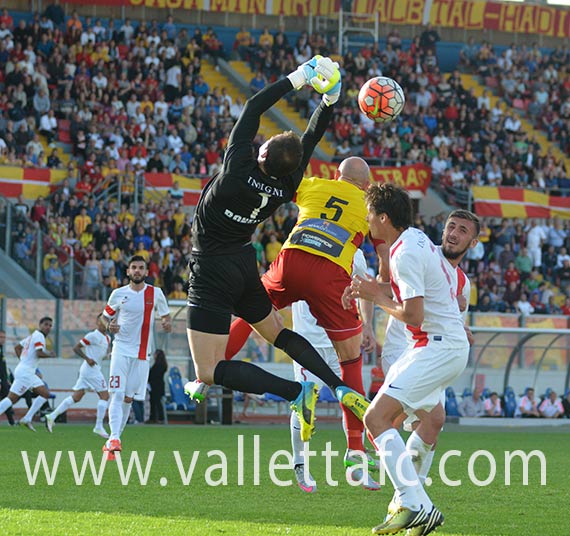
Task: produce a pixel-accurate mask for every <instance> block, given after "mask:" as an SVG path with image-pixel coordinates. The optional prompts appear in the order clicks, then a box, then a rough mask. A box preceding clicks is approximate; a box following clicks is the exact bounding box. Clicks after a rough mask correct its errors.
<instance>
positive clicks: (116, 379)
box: [109, 376, 121, 389]
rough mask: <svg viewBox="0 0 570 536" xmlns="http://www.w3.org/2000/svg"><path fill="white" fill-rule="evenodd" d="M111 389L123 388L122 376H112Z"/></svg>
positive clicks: (110, 380) (110, 378)
mask: <svg viewBox="0 0 570 536" xmlns="http://www.w3.org/2000/svg"><path fill="white" fill-rule="evenodd" d="M109 387H110V388H111V389H119V388H120V387H121V377H120V376H110V377H109Z"/></svg>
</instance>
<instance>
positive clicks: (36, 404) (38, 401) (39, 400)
mask: <svg viewBox="0 0 570 536" xmlns="http://www.w3.org/2000/svg"><path fill="white" fill-rule="evenodd" d="M46 402H47V398H44V397H43V396H38V397H36V398H34V401H33V402H32V405H31V407H30V409H29V410H28V413H26V415H24V418H23V419H22V420H23V421H24V422H31V420H32V419H33V418H34V415H35V414H36V413H37V412H38V411H39V410H40V408H41V407H42V406H43V405H44V404H45V403H46Z"/></svg>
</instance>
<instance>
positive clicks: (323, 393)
mask: <svg viewBox="0 0 570 536" xmlns="http://www.w3.org/2000/svg"><path fill="white" fill-rule="evenodd" d="M317 402H318V403H321V402H322V403H324V404H326V405H327V413H329V412H330V410H333V411H334V413H335V415H336V414H337V413H338V410H339V409H340V408H339V405H338V399H337V397H336V396H334V394H333V392H332V391H331V389H330V387H329V386H328V385H323V387H322V388H321V390H320V391H319V398H318V400H317Z"/></svg>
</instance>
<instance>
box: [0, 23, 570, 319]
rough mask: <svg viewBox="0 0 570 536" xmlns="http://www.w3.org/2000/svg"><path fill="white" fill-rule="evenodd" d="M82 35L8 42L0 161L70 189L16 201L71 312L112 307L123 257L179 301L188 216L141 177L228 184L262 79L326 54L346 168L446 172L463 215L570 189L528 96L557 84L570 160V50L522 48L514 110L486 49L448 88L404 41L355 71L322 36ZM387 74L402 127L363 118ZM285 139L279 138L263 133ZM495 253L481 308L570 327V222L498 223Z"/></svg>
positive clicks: (284, 214)
mask: <svg viewBox="0 0 570 536" xmlns="http://www.w3.org/2000/svg"><path fill="white" fill-rule="evenodd" d="M20 20H24V25H23V27H21V25H20ZM69 20H72V21H74V22H72V23H71V24H69V25H68V24H67V22H66V23H65V25H64V26H62V27H61V28H60V27H56V26H54V25H53V24H52V25H51V26H50V24H49V22H47V23H46V22H45V21H44V22H42V21H40V20H39V18H38V17H36V19H34V17H33V16H32V17H30V16H29V15H28V14H14V24H15V28H16V29H17V31H16V29H14V30H13V32H12V31H11V30H10V29H5V30H4V31H3V33H2V36H3V41H4V42H5V43H6V47H5V50H3V51H0V75H1V76H0V78H1V83H2V84H3V89H4V95H3V96H2V98H1V99H0V110H1V112H2V113H1V116H0V139H1V140H3V142H4V143H2V142H0V162H1V163H3V164H10V165H14V164H16V165H20V166H24V167H27V166H34V168H30V169H36V168H37V167H39V168H46V169H51V171H50V173H56V172H57V173H60V174H61V175H62V180H60V181H59V182H58V187H57V188H56V189H55V190H54V191H53V193H52V194H51V195H50V196H48V197H47V198H46V199H44V198H43V196H42V197H41V198H38V199H35V200H33V199H31V200H30V199H28V200H26V199H21V200H20V201H19V203H18V205H19V210H20V211H21V212H20V213H19V220H18V222H17V225H16V226H14V228H13V236H12V241H11V243H12V251H11V253H12V256H14V257H16V258H17V260H18V262H19V263H20V265H21V266H23V267H25V268H27V269H28V270H29V271H33V270H35V266H34V262H33V259H34V253H35V251H36V249H37V248H38V247H41V248H42V251H43V252H44V257H43V262H42V265H43V266H42V282H43V283H44V284H45V285H46V286H47V287H48V288H50V289H51V290H52V293H53V294H54V295H57V296H62V297H67V296H68V295H69V293H70V287H73V290H74V297H79V298H86V299H97V298H98V299H102V298H104V297H105V296H106V295H107V294H108V293H109V292H110V291H111V290H112V289H113V288H115V287H116V286H118V285H120V284H122V282H123V273H124V262H125V259H126V258H128V256H129V255H131V254H132V253H134V252H135V251H138V252H141V253H143V254H144V255H145V256H147V257H148V259H149V261H150V272H151V279H152V280H153V282H155V283H158V284H160V285H162V286H163V288H164V289H165V291H166V292H167V294H168V295H170V296H171V297H178V298H181V297H182V295H183V286H184V284H185V269H186V261H187V257H188V255H189V252H190V215H189V213H188V212H187V210H186V209H185V208H184V207H181V205H182V203H181V200H182V194H181V193H180V190H179V189H178V188H177V187H176V186H175V187H173V188H171V189H170V191H169V192H168V195H166V196H165V195H163V194H161V193H160V192H159V191H154V190H153V188H150V187H148V186H147V185H146V184H145V183H144V179H143V177H144V175H143V174H144V173H145V172H153V171H154V172H158V173H164V172H169V173H173V174H174V176H175V177H181V178H183V176H185V175H186V176H192V177H207V176H209V175H211V174H212V173H214V172H215V171H216V169H218V167H219V165H220V159H221V156H222V154H223V149H224V144H225V141H226V140H227V135H228V133H229V131H230V129H231V127H232V125H233V122H234V121H235V118H236V117H237V115H238V114H239V111H240V110H241V106H243V100H244V99H245V97H246V96H247V94H248V93H247V91H248V86H249V81H251V79H252V78H254V72H253V71H252V70H251V68H252V67H253V69H254V70H255V71H260V72H261V73H262V80H263V79H265V80H274V79H276V78H278V77H279V76H282V75H283V73H285V72H286V71H288V70H290V69H291V68H292V65H294V64H296V63H297V62H298V61H301V59H302V58H304V57H305V56H309V57H310V56H311V55H312V54H314V53H324V54H330V55H331V56H332V57H333V58H335V59H336V60H337V61H339V63H341V66H342V70H343V74H344V82H343V83H344V88H345V89H344V97H343V102H342V105H341V106H339V107H338V111H337V114H336V117H335V120H334V123H333V125H332V128H331V131H330V133H329V135H328V141H327V143H326V144H324V146H323V149H324V150H325V152H327V153H328V154H329V155H330V156H331V157H332V156H334V155H335V152H336V153H337V154H338V155H340V152H339V151H344V150H345V149H346V145H348V149H349V153H346V152H343V153H342V154H343V155H346V154H361V155H363V156H365V157H366V158H367V159H368V160H369V161H370V162H371V163H372V164H381V165H404V164H407V163H409V162H425V163H427V164H429V165H430V166H431V168H432V172H433V182H432V184H433V185H434V186H435V187H436V188H437V189H438V191H439V192H440V194H441V195H442V197H443V198H444V199H446V201H447V202H449V203H451V204H454V203H455V204H459V205H465V203H466V200H467V192H468V191H469V189H470V188H471V187H472V186H476V185H499V186H523V187H525V188H532V189H535V190H543V191H548V192H549V193H555V194H558V195H568V193H569V192H570V189H569V190H566V187H567V186H568V184H569V183H568V176H567V168H568V163H567V161H566V160H565V159H564V158H563V156H564V155H562V153H557V152H556V151H555V150H550V152H549V150H548V149H547V148H546V146H545V145H544V143H542V142H541V141H540V133H539V132H538V131H537V130H535V129H534V127H535V126H537V127H541V128H542V127H543V126H544V125H543V124H538V123H537V121H534V122H533V121H529V123H528V125H527V126H528V127H529V128H527V127H526V126H524V119H525V118H524V117H523V118H521V126H518V114H519V113H520V112H523V113H525V114H526V115H529V114H530V116H529V119H532V113H531V112H532V110H533V108H532V107H531V104H532V102H525V98H529V95H530V94H529V91H530V89H532V90H533V91H534V92H535V93H537V92H538V90H539V89H541V88H542V86H540V87H538V86H537V85H536V84H535V81H538V80H541V79H542V80H544V79H545V78H548V83H547V84H546V85H547V87H548V89H549V91H550V92H549V94H548V98H547V104H546V107H547V113H545V114H542V113H541V114H540V117H548V116H549V114H551V113H553V114H556V113H557V114H559V115H560V118H559V120H558V119H557V120H556V121H554V122H553V125H555V127H552V128H551V130H550V131H549V132H547V136H549V137H550V139H552V140H558V141H561V143H562V148H563V149H564V150H567V148H565V147H566V146H565V145H564V143H563V142H564V140H565V139H566V138H565V136H566V134H564V132H566V130H567V124H568V120H567V115H568V105H567V102H568V87H567V85H568V84H567V76H566V75H565V65H566V64H567V59H568V56H567V55H568V51H567V50H565V49H561V50H555V51H552V53H549V52H547V51H541V50H539V49H537V48H532V50H531V49H527V48H525V47H524V46H519V47H516V46H515V47H514V48H513V47H511V48H510V49H509V50H511V52H510V54H511V56H512V57H513V58H516V59H515V60H513V61H512V68H511V71H513V76H514V77H515V78H516V77H517V73H518V71H521V70H522V71H524V72H526V71H525V69H526V70H529V62H531V63H532V62H533V61H534V62H535V63H536V66H534V67H533V69H534V71H533V74H532V76H529V77H528V83H526V85H525V88H526V89H524V91H523V89H522V86H521V88H518V89H517V91H519V90H520V91H519V93H520V92H521V91H522V93H521V94H520V95H519V94H517V93H515V94H514V95H513V96H512V98H511V97H510V96H509V95H508V94H507V95H505V90H504V86H505V83H503V81H504V80H506V79H508V76H510V74H509V73H508V72H507V71H505V72H503V71H504V70H500V69H499V67H497V65H499V66H500V65H501V62H500V61H499V59H500V58H496V56H497V54H495V53H494V51H493V50H492V47H490V48H489V45H488V44H482V45H475V44H474V42H470V43H469V44H468V45H469V46H468V45H466V46H465V48H464V49H463V50H462V51H461V53H460V63H459V64H458V65H456V67H457V68H458V69H456V70H454V71H452V72H451V73H447V74H443V73H441V72H440V69H439V65H438V62H439V59H438V56H437V54H433V50H432V48H433V47H430V46H428V45H426V42H427V41H426V40H425V39H424V40H423V41H422V36H421V35H418V36H417V37H418V38H417V39H413V40H411V41H406V40H402V39H399V38H398V36H397V32H396V33H394V35H391V37H390V39H389V40H386V41H385V42H384V41H383V42H382V43H380V42H378V43H371V44H369V45H368V44H366V45H363V46H359V47H357V49H354V50H349V51H348V52H346V53H345V54H344V55H343V56H341V55H340V54H339V53H338V46H337V43H336V36H334V35H330V34H329V35H327V34H325V33H322V32H318V31H315V32H314V33H313V34H312V35H309V34H307V33H306V32H304V33H303V32H302V33H300V34H295V35H293V34H287V33H285V32H284V31H283V30H282V29H279V30H278V31H277V32H273V33H272V32H269V31H253V30H252V31H249V30H248V29H246V28H242V29H241V30H239V31H238V30H237V29H236V30H235V31H234V34H233V35H234V38H235V44H234V47H233V50H232V47H231V46H230V47H228V46H224V44H223V43H222V41H221V40H220V38H218V36H217V35H216V31H215V30H214V29H212V28H207V29H204V28H201V27H200V26H192V27H190V26H185V25H177V24H170V23H169V25H168V26H164V24H166V22H165V23H162V24H161V23H160V22H158V21H152V22H150V23H147V22H144V21H143V22H138V21H133V22H132V23H129V24H127V23H126V22H123V21H110V20H104V19H101V20H93V19H92V18H90V17H85V18H80V19H79V20H80V21H81V23H82V25H81V30H78V29H77V28H78V26H79V25H78V24H76V22H75V21H76V20H77V18H71V19H68V21H69ZM240 34H242V35H240ZM248 34H249V36H248ZM254 34H255V37H253V38H252V36H253V35H254ZM28 45H31V47H30V46H28ZM506 52H507V51H505V52H504V54H505V56H509V54H507V53H506ZM502 56H503V53H501V57H502ZM223 58H226V59H228V60H230V62H229V65H230V66H231V67H232V68H233V69H234V71H235V72H237V73H238V74H239V75H240V76H241V77H242V78H243V79H244V80H247V86H245V87H243V86H242V88H241V89H238V88H237V86H236V84H234V83H233V82H232V81H231V79H229V78H228V77H227V75H226V73H225V72H223V71H222V70H221V69H220V68H219V59H223ZM537 58H538V59H537ZM501 61H503V60H501ZM462 71H463V72H462ZM554 72H557V73H558V74H557V75H554V74H553V73H554ZM380 73H382V74H385V75H387V76H393V77H394V78H396V79H397V80H398V81H399V82H400V83H401V85H402V86H403V87H404V89H405V91H406V96H407V101H408V104H407V107H406V109H405V110H404V112H403V114H402V115H401V117H400V118H399V120H398V121H397V122H394V123H393V124H391V125H389V126H387V127H384V128H379V127H377V126H376V125H374V124H370V122H369V121H367V120H366V118H364V117H363V116H362V114H360V113H359V112H358V109H357V106H356V95H357V92H358V88H359V85H360V84H361V83H362V82H363V81H364V80H365V79H366V78H368V77H370V76H373V75H375V74H380ZM525 80H526V79H525ZM506 85H507V88H508V87H509V84H508V83H507V84H506ZM539 85H540V84H539ZM535 86H536V87H535ZM529 88H530V89H529ZM507 93H508V92H507ZM553 95H555V96H556V98H553V97H552V96H553ZM530 97H532V95H530ZM315 98H316V99H318V96H316V97H311V96H310V95H308V94H306V93H305V92H303V91H301V92H299V93H298V94H297V95H295V96H292V98H291V102H290V104H289V105H287V104H283V108H280V111H281V113H283V114H287V116H288V117H289V118H290V119H291V120H292V121H293V122H294V123H295V124H298V125H304V121H305V119H304V117H306V116H307V114H308V113H310V111H311V109H312V107H313V106H314V105H315V102H317V101H315ZM538 98H543V99H544V98H545V97H544V95H542V94H539V95H538ZM521 100H522V105H521ZM511 106H512V107H511ZM550 108H552V112H551V111H550ZM52 112H53V113H52ZM50 114H51V115H53V120H54V121H55V123H53V121H52V117H51V116H50ZM42 119H44V121H43V125H42ZM48 120H49V121H48ZM48 123H49V124H48ZM49 125H52V126H51V127H50V126H49ZM507 127H508V128H507ZM273 128H276V127H275V126H274V127H273ZM565 129H566V130H565ZM50 130H53V132H52V133H51V134H50ZM547 130H548V129H547ZM273 132H274V130H270V129H268V130H267V131H266V133H265V136H269V135H271V134H272V133H273ZM52 134H53V136H52ZM258 141H259V142H260V143H261V142H262V141H263V139H259V140H258ZM547 141H548V140H547ZM3 145H5V147H4V146H3ZM566 145H567V142H566ZM54 151H55V153H54ZM117 177H120V181H119V183H117V180H116V178H117ZM143 192H144V195H143ZM119 201H120V203H119ZM18 205H15V206H18ZM83 208H84V209H85V210H82V209H83ZM294 221H295V209H294V208H292V209H289V208H287V207H284V208H283V209H282V210H281V211H279V212H278V213H276V215H275V216H274V217H273V218H272V220H271V221H269V222H266V223H265V224H264V225H263V226H262V228H261V229H260V230H259V232H258V234H257V237H256V238H257V242H256V248H257V250H258V260H259V264H260V270H265V269H266V268H267V250H268V245H270V244H272V243H275V240H274V239H272V236H275V237H276V241H277V243H279V242H280V243H282V242H283V241H284V240H285V239H286V237H287V235H288V232H289V231H290V230H291V228H292V225H293V223H294ZM442 223H443V218H442V217H441V216H437V217H434V218H432V219H430V220H427V221H426V220H425V219H424V218H422V217H421V216H418V220H417V222H416V224H417V225H418V226H419V227H421V228H423V229H424V230H425V231H426V232H427V233H428V235H429V236H430V238H432V240H434V242H436V243H437V242H439V238H440V234H441V229H442ZM38 227H39V228H40V229H41V231H42V235H41V238H40V239H38V236H37V232H36V229H37V228H38ZM537 227H538V228H541V229H542V231H538V232H537V231H535V230H534V229H535V228H537ZM536 235H540V236H539V240H538V242H539V246H538V248H539V249H540V251H541V258H540V259H538V258H537V256H536V252H535V250H536ZM481 239H482V242H483V252H482V254H481V255H480V256H479V257H477V256H475V254H474V255H473V256H471V255H470V258H468V259H467V260H466V261H465V265H464V268H465V269H466V271H467V272H468V273H469V274H470V275H471V276H473V280H474V282H475V283H476V284H475V285H474V287H475V289H474V293H473V294H474V296H473V299H472V302H471V308H472V310H477V311H481V312H486V311H495V312H496V311H499V312H500V311H514V312H517V311H520V310H521V307H523V309H525V311H530V309H528V307H527V306H526V305H525V304H524V303H522V304H520V303H519V302H521V299H520V298H521V294H522V293H524V294H526V296H527V299H528V302H529V304H530V306H531V308H532V313H531V314H566V315H568V314H570V299H569V298H570V297H569V293H570V265H569V263H566V262H565V259H566V257H567V256H568V254H567V252H568V251H569V248H570V236H569V228H568V221H565V222H562V223H561V224H560V225H559V224H558V223H557V222H555V221H544V222H538V224H537V225H535V224H534V223H533V222H532V221H531V220H528V221H519V220H515V219H508V220H506V223H502V222H499V221H495V220H493V219H489V220H488V221H486V222H485V225H484V227H483V231H482V236H481ZM50 247H54V248H55V254H56V262H55V263H53V264H54V270H55V272H54V271H50V272H49V273H48V270H49V269H50V263H49V259H50V257H53V254H50ZM366 247H369V244H365V248H366ZM270 248H271V246H270ZM509 248H510V250H511V252H512V254H513V255H514V258H511V260H512V261H513V262H514V264H515V265H514V271H513V270H512V269H509V265H508V262H507V259H508V255H506V254H503V255H502V257H500V256H501V254H502V253H504V250H505V249H507V250H508V249H509ZM525 248H526V249H527V250H528V251H527V253H525V251H524V250H525ZM507 253H508V251H507ZM529 256H530V258H531V259H532V261H531V263H532V266H531V267H530V270H529V268H528V257H529ZM369 258H370V259H371V260H372V258H371V257H369ZM537 259H538V260H539V261H540V262H536V261H537ZM569 261H570V259H569ZM58 270H59V272H60V273H59V272H58ZM516 272H518V277H517V273H516ZM48 279H49V281H48ZM507 279H508V280H507ZM511 279H512V281H511ZM58 280H60V284H59V285H58ZM510 283H513V284H512V285H511V284H510ZM523 301H524V300H523Z"/></svg>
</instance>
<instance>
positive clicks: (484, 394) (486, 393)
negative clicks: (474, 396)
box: [481, 387, 491, 400]
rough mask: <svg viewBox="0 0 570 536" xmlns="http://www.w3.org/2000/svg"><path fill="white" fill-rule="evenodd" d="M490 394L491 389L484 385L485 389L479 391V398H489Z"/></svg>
mask: <svg viewBox="0 0 570 536" xmlns="http://www.w3.org/2000/svg"><path fill="white" fill-rule="evenodd" d="M490 396H491V389H489V388H488V387H485V389H483V391H481V398H482V399H483V400H487V398H489V397H490Z"/></svg>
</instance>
